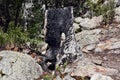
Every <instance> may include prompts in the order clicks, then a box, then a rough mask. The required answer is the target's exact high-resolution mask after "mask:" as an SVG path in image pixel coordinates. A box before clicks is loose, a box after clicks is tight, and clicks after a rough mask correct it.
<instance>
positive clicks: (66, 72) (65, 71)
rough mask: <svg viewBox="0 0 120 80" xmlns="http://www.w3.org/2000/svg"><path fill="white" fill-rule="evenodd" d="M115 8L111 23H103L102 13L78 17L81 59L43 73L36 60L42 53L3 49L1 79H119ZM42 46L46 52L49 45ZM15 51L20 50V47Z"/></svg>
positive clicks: (118, 30) (118, 22) (119, 35)
mask: <svg viewBox="0 0 120 80" xmlns="http://www.w3.org/2000/svg"><path fill="white" fill-rule="evenodd" d="M115 11H116V12H115V19H114V22H113V23H111V24H108V25H101V24H102V21H103V17H102V16H98V17H93V18H92V19H89V18H81V17H77V18H75V22H74V24H73V26H74V28H75V31H76V40H77V42H78V44H79V45H80V47H81V50H82V52H83V55H84V56H83V58H82V59H81V60H77V61H75V62H73V63H72V64H67V63H66V64H65V65H62V66H58V67H57V68H56V70H55V71H53V72H54V73H53V75H51V73H44V72H43V70H42V68H41V67H40V65H38V64H37V63H36V62H39V61H41V56H38V55H37V54H35V51H33V52H34V53H33V52H32V51H31V52H30V50H27V49H24V50H22V53H27V54H29V55H30V56H32V58H31V57H30V56H28V55H26V54H21V53H18V52H11V51H2V52H0V80H34V79H36V80H52V79H53V80H120V20H119V19H120V7H118V8H116V9H115ZM41 45H42V48H41V51H42V53H44V52H45V49H46V44H45V43H43V44H41ZM6 49H9V46H7V47H6ZM9 50H11V49H9ZM12 50H14V51H17V50H18V48H17V47H16V48H14V49H12ZM19 51H20V49H19ZM28 52H29V53H28ZM26 60H27V61H26ZM35 60H36V62H35ZM6 66H7V67H6ZM20 66H22V67H20ZM36 69H37V70H36ZM21 73H22V74H21ZM28 74H29V75H28ZM33 75H34V76H33ZM40 75H41V76H42V77H40ZM21 77H22V79H20V78H21ZM39 77H40V78H39ZM37 78H38V79H37Z"/></svg>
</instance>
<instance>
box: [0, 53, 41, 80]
mask: <svg viewBox="0 0 120 80" xmlns="http://www.w3.org/2000/svg"><path fill="white" fill-rule="evenodd" d="M0 56H1V57H2V59H1V60H0V75H1V76H0V80H35V79H37V78H39V77H40V75H42V72H43V70H42V68H41V67H40V65H38V64H37V63H36V62H35V60H33V59H32V57H30V56H28V55H26V54H23V53H19V52H13V51H1V52H0Z"/></svg>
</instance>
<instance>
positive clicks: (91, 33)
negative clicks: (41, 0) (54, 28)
mask: <svg viewBox="0 0 120 80" xmlns="http://www.w3.org/2000/svg"><path fill="white" fill-rule="evenodd" d="M101 31H102V30H101V29H94V30H83V31H82V32H80V33H77V34H76V40H77V42H78V43H79V44H80V47H81V48H83V47H85V46H86V45H89V44H93V43H96V42H98V41H99V38H100V35H99V33H100V32H101Z"/></svg>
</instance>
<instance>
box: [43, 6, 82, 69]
mask: <svg viewBox="0 0 120 80" xmlns="http://www.w3.org/2000/svg"><path fill="white" fill-rule="evenodd" d="M44 27H45V42H46V43H48V49H47V52H46V56H47V58H46V61H45V62H46V63H47V62H51V64H52V65H51V67H53V65H54V68H55V64H56V62H57V64H61V63H64V62H65V61H67V62H73V61H74V60H76V59H79V58H80V57H81V55H82V53H81V51H80V47H79V46H78V44H77V42H76V39H75V32H74V28H73V7H65V8H55V9H49V10H47V11H46V13H45V26H44ZM62 33H64V34H65V37H66V38H65V41H64V42H63V44H62V45H61V34H62ZM58 55H59V60H58V59H57V56H58ZM49 68H50V66H49Z"/></svg>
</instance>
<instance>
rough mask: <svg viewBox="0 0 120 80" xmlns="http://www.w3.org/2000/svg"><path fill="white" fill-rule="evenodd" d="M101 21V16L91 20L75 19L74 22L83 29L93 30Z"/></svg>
mask: <svg viewBox="0 0 120 80" xmlns="http://www.w3.org/2000/svg"><path fill="white" fill-rule="evenodd" d="M102 21H103V16H98V17H93V18H92V19H89V18H81V17H77V18H75V22H76V23H79V25H80V26H81V27H82V28H83V29H94V28H97V27H99V26H100V24H101V23H102Z"/></svg>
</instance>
